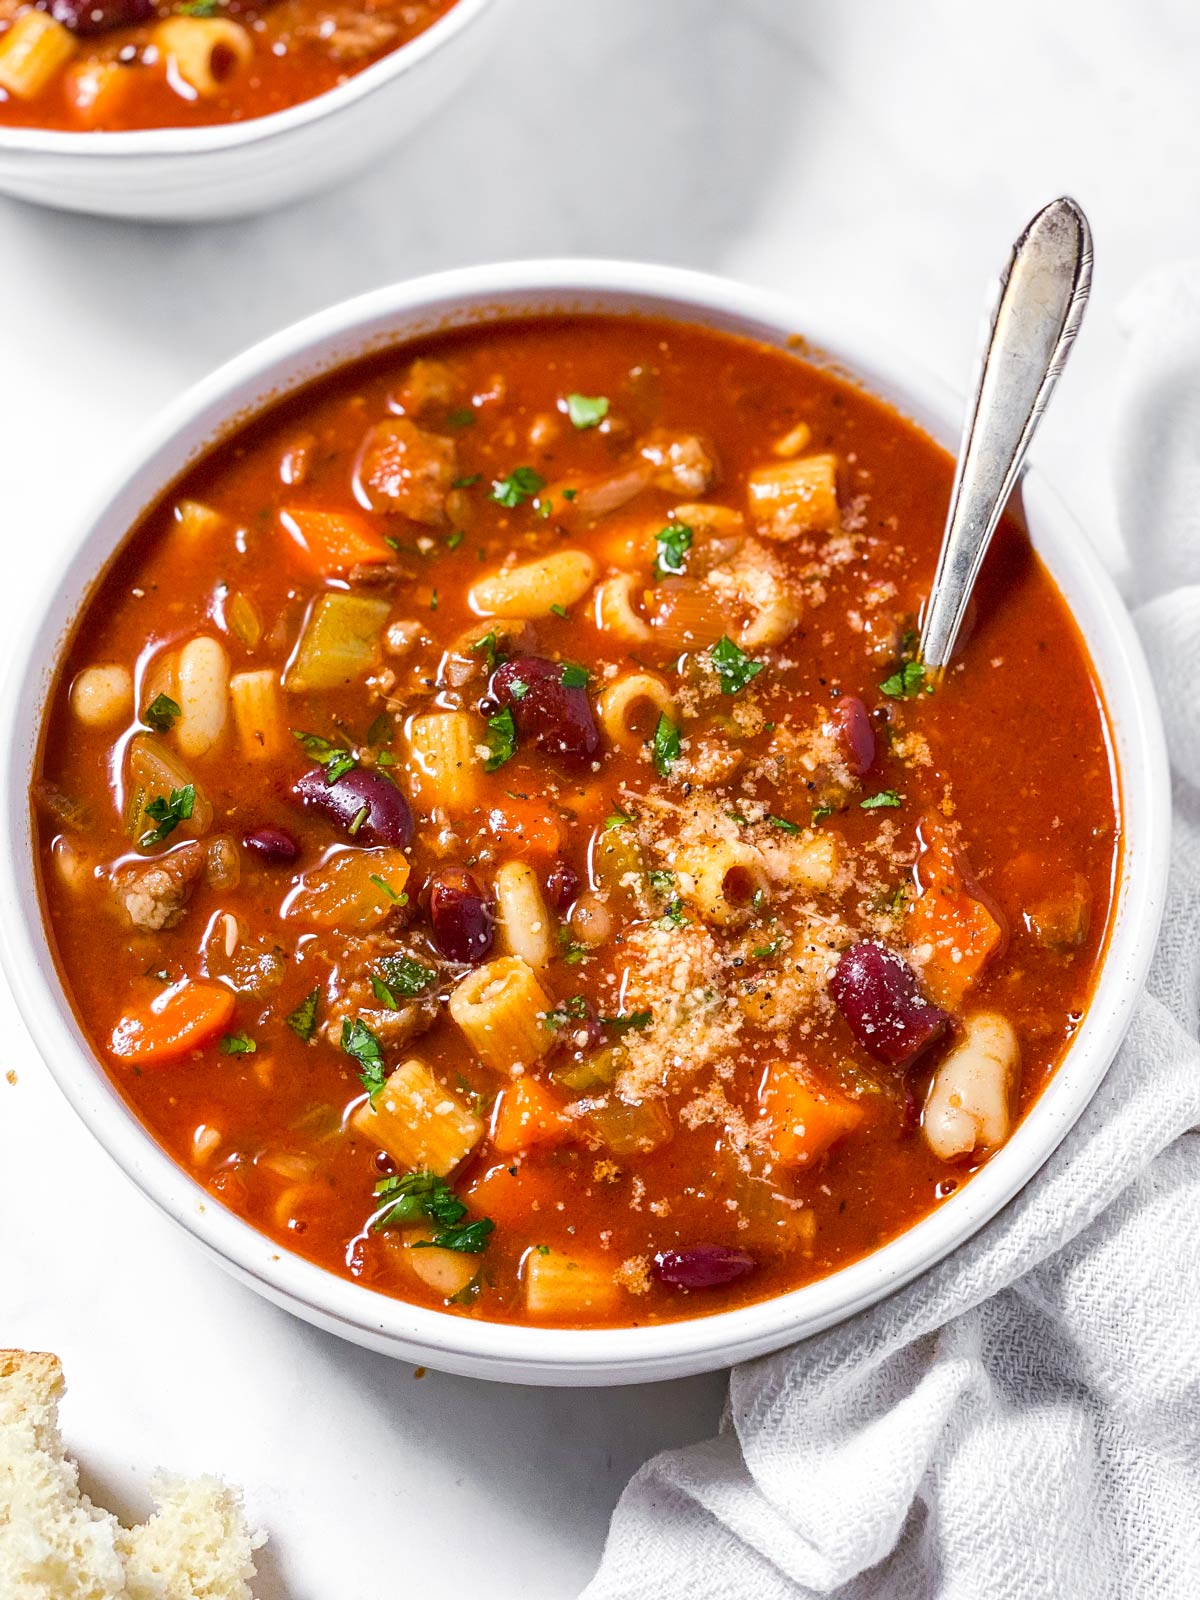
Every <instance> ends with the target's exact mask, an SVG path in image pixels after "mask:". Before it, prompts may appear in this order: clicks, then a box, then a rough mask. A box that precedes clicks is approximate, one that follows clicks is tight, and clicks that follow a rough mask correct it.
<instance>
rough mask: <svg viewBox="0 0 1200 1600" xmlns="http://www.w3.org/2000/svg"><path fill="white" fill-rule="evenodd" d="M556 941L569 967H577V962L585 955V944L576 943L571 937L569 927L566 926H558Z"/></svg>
mask: <svg viewBox="0 0 1200 1600" xmlns="http://www.w3.org/2000/svg"><path fill="white" fill-rule="evenodd" d="M558 943H559V946H560V948H561V949H562V957H563V960H564V961H565V962H566V963H567V965H568V966H569V967H577V966H578V965H579V963H580V962H581V961H583V960H584V959H585V958H586V956H587V953H588V947H587V945H585V944H578V943H577V942H576V941H575V940H574V939H572V937H571V933H570V929H568V928H566V927H561V928H559V930H558Z"/></svg>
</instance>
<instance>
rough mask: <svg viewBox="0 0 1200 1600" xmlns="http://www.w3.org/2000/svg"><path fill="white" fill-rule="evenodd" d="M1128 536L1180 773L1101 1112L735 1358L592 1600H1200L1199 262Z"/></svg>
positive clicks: (1145, 348)
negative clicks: (775, 1346)
mask: <svg viewBox="0 0 1200 1600" xmlns="http://www.w3.org/2000/svg"><path fill="white" fill-rule="evenodd" d="M1123 320H1124V322H1125V325H1126V328H1127V332H1128V335H1129V340H1130V359H1129V366H1128V371H1127V374H1126V378H1125V384H1124V389H1123V393H1122V397H1121V400H1122V403H1121V407H1120V414H1119V418H1118V428H1117V436H1116V437H1117V496H1118V510H1119V515H1120V519H1121V532H1122V535H1123V538H1124V540H1125V542H1126V546H1127V549H1128V550H1129V551H1130V552H1131V555H1132V557H1133V564H1134V566H1135V568H1136V577H1135V579H1134V580H1133V582H1132V584H1131V590H1132V592H1131V594H1130V596H1129V598H1130V600H1131V603H1133V604H1134V605H1135V607H1136V608H1137V609H1136V617H1137V622H1138V627H1139V630H1140V632H1141V636H1142V639H1143V641H1144V643H1145V646H1146V650H1147V653H1148V655H1149V658H1150V664H1151V668H1152V670H1153V672H1154V676H1155V680H1156V683H1157V686H1158V690H1159V693H1160V695H1161V698H1162V703H1163V707H1164V712H1165V716H1166V721H1167V728H1168V740H1169V744H1170V752H1171V761H1172V766H1173V771H1174V806H1175V811H1174V835H1173V853H1172V867H1171V872H1172V877H1171V886H1170V892H1169V895H1168V901H1167V910H1166V920H1165V923H1164V928H1163V934H1162V938H1161V941H1160V945H1159V948H1158V951H1157V954H1156V956H1155V962H1154V967H1153V971H1152V974H1151V977H1150V982H1149V989H1148V992H1147V994H1146V995H1145V996H1144V997H1143V999H1142V1001H1141V1003H1140V1006H1139V1009H1138V1011H1137V1014H1136V1017H1135V1020H1134V1023H1133V1027H1132V1029H1131V1031H1130V1033H1129V1036H1128V1038H1127V1040H1126V1042H1125V1044H1124V1045H1123V1047H1122V1049H1121V1051H1120V1053H1119V1055H1118V1057H1117V1060H1116V1061H1115V1063H1114V1064H1113V1067H1112V1069H1111V1070H1110V1072H1109V1074H1108V1076H1107V1078H1106V1080H1105V1082H1104V1084H1103V1085H1102V1087H1101V1089H1100V1091H1099V1093H1098V1094H1097V1095H1096V1097H1095V1100H1094V1101H1093V1102H1092V1105H1091V1106H1090V1108H1089V1109H1088V1111H1087V1112H1086V1113H1085V1114H1084V1116H1083V1117H1082V1119H1081V1120H1080V1122H1079V1123H1078V1124H1077V1126H1076V1127H1075V1129H1074V1130H1073V1131H1072V1132H1071V1134H1070V1135H1069V1136H1068V1137H1067V1139H1066V1140H1065V1141H1064V1143H1063V1145H1062V1146H1061V1148H1060V1149H1059V1150H1058V1151H1057V1153H1056V1154H1055V1155H1054V1156H1053V1157H1052V1158H1051V1160H1050V1161H1049V1162H1048V1163H1047V1165H1046V1167H1045V1168H1044V1169H1043V1170H1042V1172H1041V1173H1040V1174H1039V1175H1038V1176H1037V1178H1036V1179H1035V1180H1034V1181H1033V1182H1032V1183H1031V1184H1030V1185H1029V1186H1028V1187H1027V1188H1026V1190H1025V1191H1024V1192H1023V1193H1022V1194H1021V1195H1020V1196H1019V1197H1018V1198H1017V1199H1016V1200H1015V1201H1014V1202H1013V1203H1012V1204H1011V1205H1009V1206H1008V1207H1007V1208H1006V1209H1005V1210H1004V1211H1003V1212H1002V1213H1001V1215H1000V1216H999V1217H997V1218H996V1219H995V1221H994V1222H992V1223H991V1224H990V1225H989V1226H988V1227H987V1228H986V1229H984V1230H983V1232H981V1233H980V1234H978V1235H977V1236H976V1237H975V1238H974V1239H973V1240H972V1241H971V1242H970V1243H969V1244H967V1245H966V1246H965V1247H964V1248H962V1249H960V1250H959V1251H958V1252H957V1253H956V1254H955V1255H954V1256H953V1257H951V1258H950V1259H949V1260H947V1261H945V1262H943V1263H942V1264H941V1265H940V1266H938V1267H936V1268H935V1269H934V1270H933V1271H932V1272H930V1273H928V1274H927V1275H926V1276H925V1277H924V1278H923V1279H921V1280H920V1281H919V1282H917V1283H915V1284H912V1285H911V1286H910V1287H908V1288H907V1289H904V1290H902V1291H901V1292H900V1293H898V1294H896V1295H895V1296H893V1297H892V1298H891V1299H890V1300H887V1301H885V1302H884V1303H883V1304H882V1305H879V1306H875V1307H874V1308H872V1309H871V1310H869V1311H866V1312H864V1313H863V1314H862V1315H860V1316H858V1317H856V1318H854V1319H853V1320H852V1321H851V1322H848V1323H846V1324H844V1325H843V1326H842V1327H839V1328H834V1329H832V1330H831V1331H829V1332H828V1333H824V1334H821V1335H818V1336H817V1337H816V1338H814V1339H811V1340H809V1341H808V1342H807V1343H805V1344H803V1345H800V1346H798V1347H796V1348H795V1349H792V1350H787V1351H784V1352H782V1353H781V1354H779V1355H776V1356H770V1357H767V1358H765V1359H763V1360H760V1361H755V1362H751V1363H748V1364H747V1365H745V1366H742V1367H739V1368H737V1369H736V1370H735V1371H734V1373H733V1376H732V1380H731V1384H730V1394H729V1404H728V1407H727V1410H726V1415H725V1419H724V1422H723V1425H722V1431H721V1434H720V1436H719V1437H718V1438H717V1439H714V1440H712V1441H711V1442H710V1443H707V1444H702V1445H698V1446H695V1447H692V1448H689V1449H685V1450H678V1451H673V1452H670V1453H668V1454H664V1455H661V1456H659V1457H657V1458H656V1459H655V1460H653V1461H651V1462H649V1463H648V1464H647V1466H645V1467H644V1468H643V1469H642V1471H641V1472H640V1473H639V1474H638V1475H637V1477H636V1478H634V1480H633V1482H632V1483H631V1484H630V1485H629V1487H628V1488H627V1489H626V1491H625V1494H624V1497H623V1498H622V1500H621V1503H620V1505H619V1506H618V1507H617V1510H616V1513H615V1515H614V1517H613V1523H612V1528H611V1531H610V1534H609V1539H608V1544H607V1547H606V1549H605V1553H604V1559H603V1562H602V1564H601V1568H600V1571H599V1573H598V1575H597V1577H596V1578H595V1579H594V1580H593V1582H592V1583H591V1585H590V1586H589V1587H588V1589H587V1591H586V1600H651V1597H653V1600H676V1597H678V1600H796V1597H798V1596H805V1595H828V1594H835V1595H838V1596H844V1597H846V1600H874V1597H879V1600H883V1597H885V1596H886V1597H887V1600H967V1597H972V1600H973V1597H983V1596H986V1597H989V1600H992V1597H995V1600H1034V1597H1037V1600H1109V1597H1111V1600H1139V1597H1141V1596H1154V1600H1175V1597H1179V1600H1183V1597H1185V1596H1186V1597H1187V1600H1196V1596H1197V1595H1200V1136H1198V1133H1197V1131H1196V1129H1197V1124H1200V1047H1198V1045H1197V1007H1198V1003H1200V265H1197V266H1196V267H1193V268H1186V269H1185V268H1178V269H1175V270H1173V271H1171V272H1166V273H1163V274H1161V275H1159V276H1157V277H1156V278H1154V279H1153V280H1151V281H1150V282H1149V283H1147V284H1146V285H1145V286H1144V287H1143V288H1142V289H1141V290H1140V291H1139V292H1138V294H1137V295H1135V297H1134V298H1133V299H1132V300H1131V301H1130V303H1129V304H1128V305H1127V307H1126V309H1125V316H1124V319H1123Z"/></svg>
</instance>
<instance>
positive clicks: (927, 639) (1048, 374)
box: [920, 196, 1092, 678]
mask: <svg viewBox="0 0 1200 1600" xmlns="http://www.w3.org/2000/svg"><path fill="white" fill-rule="evenodd" d="M1091 284H1092V230H1091V229H1090V228H1089V227H1088V220H1087V218H1086V217H1085V216H1084V214H1083V212H1082V211H1081V210H1080V208H1079V206H1077V205H1076V203H1075V202H1074V200H1071V199H1068V198H1066V197H1065V196H1064V197H1063V198H1062V199H1061V200H1054V201H1052V202H1051V203H1050V204H1049V205H1048V206H1046V207H1045V209H1044V210H1042V211H1039V212H1038V214H1037V216H1036V217H1034V219H1033V221H1032V222H1031V223H1030V224H1029V226H1028V227H1027V228H1026V229H1025V232H1024V233H1023V234H1022V235H1021V237H1020V238H1019V239H1018V240H1017V242H1016V244H1015V245H1014V246H1013V252H1012V256H1011V257H1010V258H1009V262H1008V266H1007V267H1006V268H1005V271H1004V275H1003V277H1002V278H1001V280H1000V285H999V291H1000V292H999V298H998V300H997V303H996V311H995V315H994V316H993V318H992V324H991V328H990V330H989V333H988V338H987V343H986V345H985V347H984V353H983V360H982V362H981V363H980V367H979V372H978V376H977V378H976V384H975V394H974V398H973V400H972V402H971V405H970V408H969V409H968V411H967V419H966V423H965V425H964V428H963V437H962V444H961V445H960V447H959V452H958V467H957V470H956V471H955V474H954V487H953V489H952V490H951V493H950V511H949V514H948V516H947V519H946V531H945V533H944V535H943V536H942V549H941V554H940V556H939V557H938V565H937V572H936V573H935V574H934V579H933V588H932V589H931V590H930V594H929V603H928V605H927V607H926V611H925V619H924V623H923V626H922V629H921V648H920V657H921V661H922V662H923V663H924V666H925V669H926V672H927V674H928V675H929V676H930V677H931V678H936V677H937V676H938V675H939V674H940V673H941V672H943V671H944V670H945V668H946V667H947V666H948V665H949V662H950V656H951V653H952V652H953V650H954V641H955V639H956V637H957V636H958V630H959V628H960V626H961V625H962V619H963V614H964V612H965V611H966V609H967V601H968V600H969V598H970V595H971V590H972V588H973V587H974V584H975V580H976V578H977V577H978V576H979V569H980V567H981V566H982V564H983V558H984V555H985V553H986V551H987V547H988V544H989V543H990V541H991V537H992V534H993V533H994V532H995V531H996V524H997V522H999V520H1000V513H1001V512H1002V511H1003V510H1004V507H1005V504H1006V503H1007V501H1008V497H1009V495H1010V493H1011V492H1012V488H1013V485H1014V484H1015V482H1016V479H1017V474H1018V472H1019V471H1020V470H1021V463H1022V462H1023V461H1024V459H1025V452H1026V450H1028V448H1029V441H1030V440H1031V439H1032V438H1033V435H1034V432H1035V430H1036V428H1037V425H1038V423H1039V421H1040V420H1041V416H1042V412H1043V411H1044V410H1045V409H1046V402H1047V401H1048V400H1049V398H1050V395H1051V392H1052V390H1053V388H1054V384H1055V381H1056V379H1057V378H1058V375H1059V373H1060V372H1061V371H1062V369H1063V367H1064V365H1065V364H1066V360H1067V356H1068V355H1069V354H1070V350H1071V345H1072V343H1073V341H1074V338H1075V335H1076V333H1077V332H1078V330H1079V324H1080V322H1081V321H1082V319H1083V309H1084V306H1085V305H1086V304H1087V297H1088V290H1089V289H1090V288H1091Z"/></svg>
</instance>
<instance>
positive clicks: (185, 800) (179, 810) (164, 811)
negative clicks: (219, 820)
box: [138, 783, 196, 850]
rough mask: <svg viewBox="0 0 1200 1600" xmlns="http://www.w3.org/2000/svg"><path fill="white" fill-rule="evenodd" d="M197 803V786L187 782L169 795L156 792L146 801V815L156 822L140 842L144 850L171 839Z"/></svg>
mask: <svg viewBox="0 0 1200 1600" xmlns="http://www.w3.org/2000/svg"><path fill="white" fill-rule="evenodd" d="M195 804H196V790H195V786H194V785H193V784H190V783H185V784H184V786H183V788H182V789H172V790H171V793H170V795H169V796H165V797H164V796H163V795H161V794H156V795H155V796H154V798H153V800H148V801H147V802H146V816H148V817H149V818H150V820H151V822H153V823H154V824H155V826H154V827H153V828H148V829H147V830H146V832H145V833H144V834H142V836H141V838H140V839H139V840H138V844H139V845H140V846H141V848H142V849H143V850H149V849H150V848H151V847H152V846H153V845H156V844H161V843H162V842H163V840H164V839H169V838H170V836H171V835H172V834H173V833H174V832H175V829H176V828H177V827H178V826H179V824H180V823H181V822H186V821H187V820H188V818H189V817H190V816H191V814H192V807H193V806H194V805H195Z"/></svg>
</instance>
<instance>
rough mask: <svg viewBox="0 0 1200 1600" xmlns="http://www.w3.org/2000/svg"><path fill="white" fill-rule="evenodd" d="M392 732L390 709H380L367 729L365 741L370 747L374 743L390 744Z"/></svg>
mask: <svg viewBox="0 0 1200 1600" xmlns="http://www.w3.org/2000/svg"><path fill="white" fill-rule="evenodd" d="M392 733H393V724H392V714H391V712H390V711H381V712H380V713H379V715H378V716H377V717H376V718H375V720H374V722H373V723H372V724H371V726H370V727H369V728H368V729H367V743H368V744H369V745H370V746H371V747H372V749H373V748H374V747H375V746H376V745H381V744H391V742H392Z"/></svg>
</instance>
